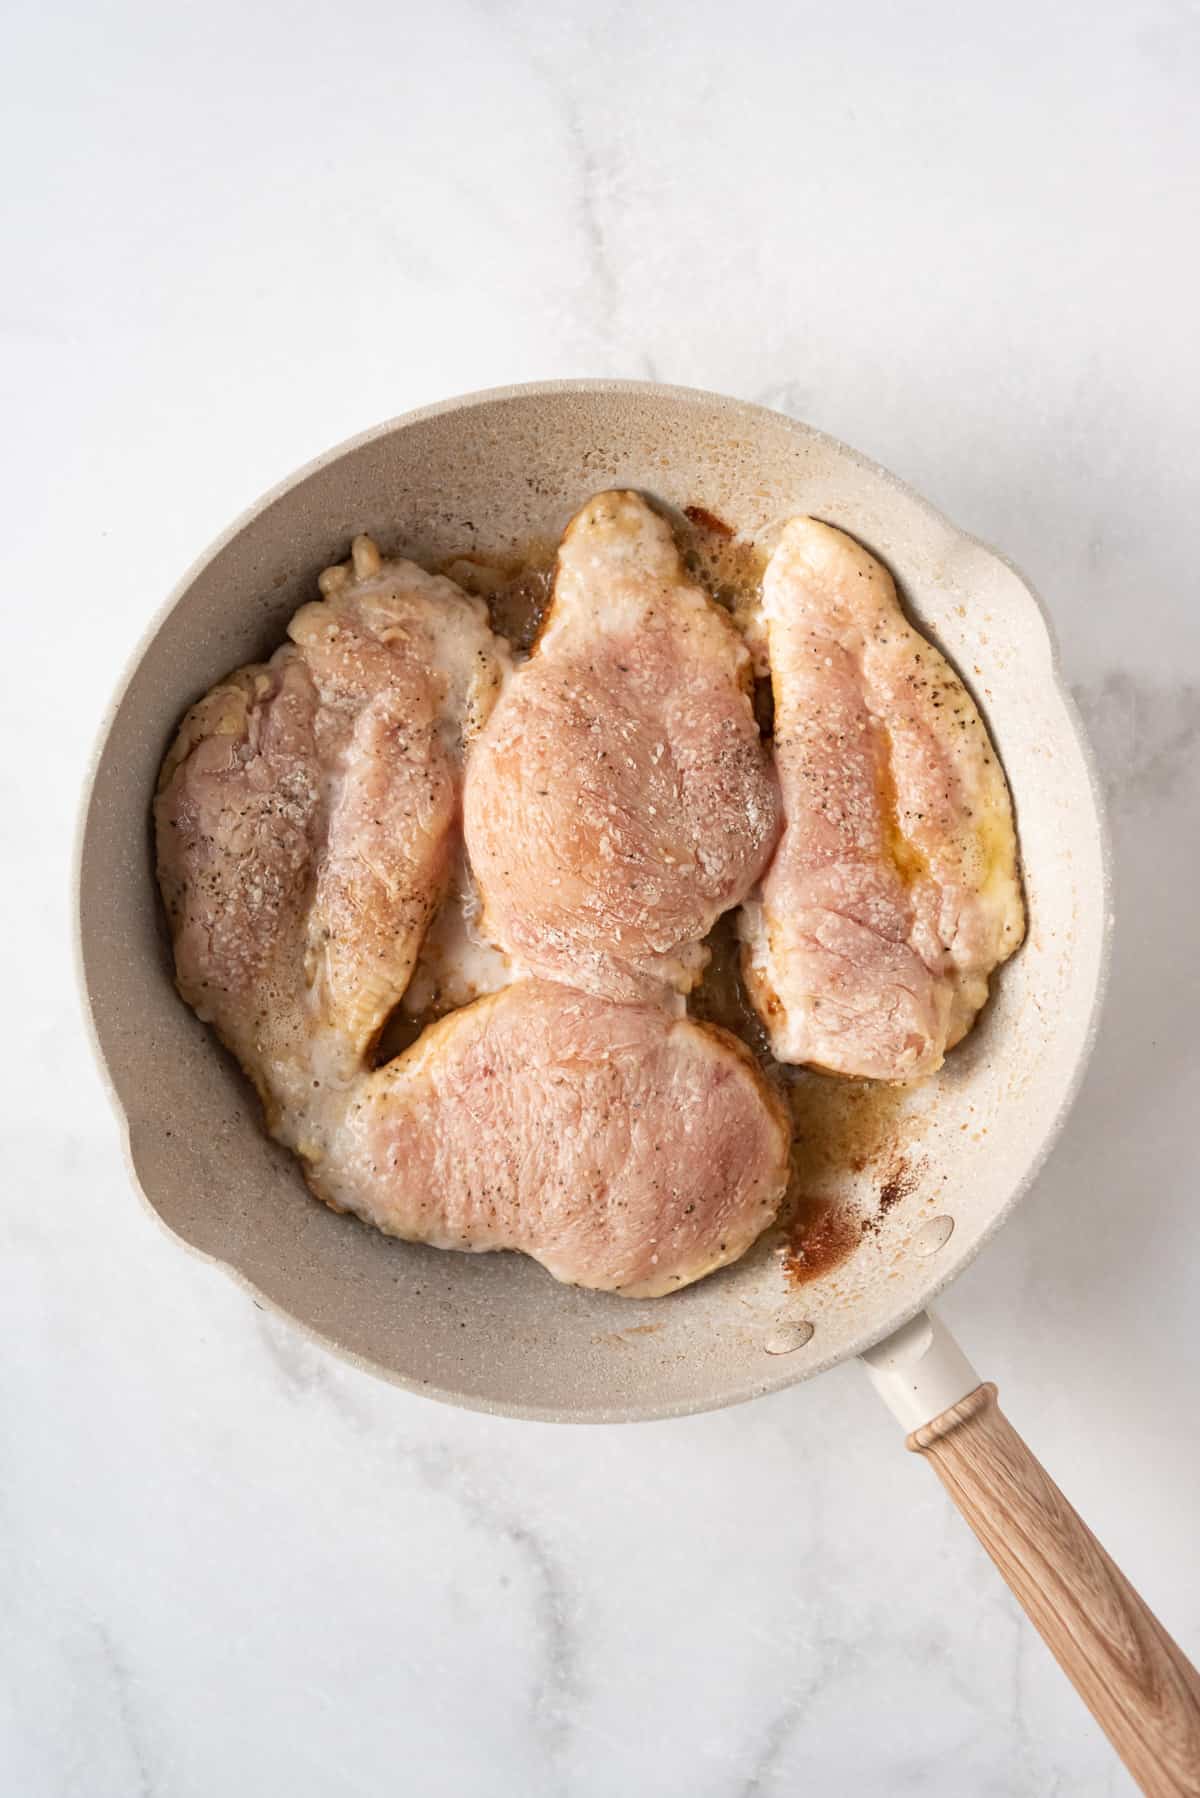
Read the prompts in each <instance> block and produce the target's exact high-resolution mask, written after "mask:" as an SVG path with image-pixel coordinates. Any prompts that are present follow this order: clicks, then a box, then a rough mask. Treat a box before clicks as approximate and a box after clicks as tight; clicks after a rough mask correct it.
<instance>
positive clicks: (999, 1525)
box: [863, 1312, 1200, 1798]
mask: <svg viewBox="0 0 1200 1798" xmlns="http://www.w3.org/2000/svg"><path fill="white" fill-rule="evenodd" d="M863 1360H864V1361H865V1363H866V1367H867V1372H868V1373H869V1375H870V1376H871V1380H872V1382H873V1384H874V1385H875V1387H876V1389H877V1390H878V1391H879V1393H880V1395H881V1396H882V1397H883V1399H884V1401H885V1403H887V1404H888V1405H889V1406H890V1407H891V1409H892V1410H893V1411H894V1412H895V1414H896V1416H897V1417H898V1418H899V1419H900V1421H901V1423H902V1424H904V1426H905V1428H906V1429H907V1430H909V1432H910V1434H909V1437H908V1446H909V1448H910V1449H912V1450H913V1452H914V1453H915V1454H918V1455H924V1456H925V1457H926V1458H927V1459H928V1460H930V1461H932V1462H933V1465H934V1468H935V1470H936V1472H937V1475H938V1478H939V1479H940V1480H941V1482H942V1484H943V1485H944V1486H945V1488H946V1490H947V1492H949V1494H950V1496H951V1498H952V1499H953V1500H954V1502H955V1504H956V1505H957V1506H958V1508H959V1510H960V1511H961V1512H962V1514H963V1516H964V1517H965V1518H966V1520H967V1522H968V1523H969V1524H970V1526H971V1528H972V1529H973V1530H974V1531H975V1534H976V1535H977V1536H978V1537H979V1540H980V1541H981V1542H982V1543H983V1546H984V1547H985V1548H986V1549H987V1551H988V1553H989V1555H991V1557H992V1559H993V1561H994V1562H995V1563H996V1565H997V1567H998V1568H999V1569H1000V1572H1001V1573H1002V1574H1003V1576H1004V1578H1005V1579H1006V1580H1007V1581H1008V1584H1009V1586H1010V1587H1011V1588H1012V1590H1013V1592H1014V1593H1015V1594H1016V1596H1017V1598H1018V1599H1019V1600H1020V1602H1021V1604H1022V1605H1023V1606H1024V1608H1025V1611H1026V1614H1027V1615H1028V1616H1029V1618H1030V1619H1031V1621H1032V1622H1033V1623H1034V1624H1035V1625H1036V1627H1037V1628H1038V1629H1039V1630H1040V1631H1041V1634H1042V1636H1043V1638H1044V1639H1045V1642H1046V1644H1047V1646H1048V1647H1049V1648H1050V1650H1051V1652H1052V1654H1053V1655H1054V1656H1055V1658H1056V1660H1057V1661H1058V1663H1059V1665H1060V1667H1062V1669H1063V1671H1064V1672H1065V1673H1066V1675H1067V1677H1068V1678H1069V1679H1070V1680H1071V1682H1072V1684H1073V1685H1074V1686H1075V1689H1076V1691H1077V1692H1078V1693H1079V1695H1080V1697H1081V1698H1082V1699H1083V1701H1084V1703H1085V1704H1086V1705H1087V1707H1088V1709H1089V1710H1090V1711H1091V1713H1092V1715H1093V1717H1095V1719H1096V1721H1097V1723H1099V1725H1100V1727H1101V1729H1103V1731H1104V1732H1105V1734H1106V1735H1107V1737H1108V1739H1109V1741H1110V1742H1111V1743H1112V1745H1113V1747H1114V1748H1115V1749H1116V1751H1117V1753H1118V1754H1119V1755H1120V1757H1121V1759H1122V1760H1123V1761H1124V1762H1125V1765H1126V1766H1127V1767H1128V1769H1129V1771H1130V1773H1132V1775H1133V1777H1134V1779H1135V1780H1137V1782H1138V1784H1139V1785H1140V1787H1141V1788H1142V1790H1143V1792H1145V1793H1147V1794H1148V1795H1149V1798H1200V1675H1198V1674H1197V1672H1196V1669H1195V1668H1194V1667H1193V1666H1192V1664H1191V1662H1190V1661H1189V1660H1188V1659H1187V1657H1186V1656H1185V1655H1184V1654H1183V1653H1182V1651H1181V1650H1180V1648H1179V1647H1178V1646H1177V1644H1176V1643H1175V1642H1173V1641H1172V1640H1171V1637H1170V1636H1169V1635H1168V1634H1167V1632H1166V1630H1165V1629H1163V1627H1162V1625H1161V1624H1160V1623H1159V1622H1158V1620H1157V1618H1156V1617H1154V1616H1153V1615H1152V1613H1151V1612H1150V1611H1149V1610H1147V1608H1146V1606H1145V1604H1143V1602H1142V1600H1141V1599H1140V1598H1139V1597H1138V1595H1137V1593H1136V1592H1135V1591H1134V1589H1133V1587H1132V1586H1131V1585H1130V1584H1129V1581H1128V1580H1127V1579H1126V1578H1125V1576H1124V1574H1123V1573H1122V1572H1121V1570H1120V1568H1119V1567H1117V1566H1116V1565H1115V1564H1114V1563H1113V1562H1112V1561H1110V1560H1109V1558H1108V1556H1107V1555H1106V1554H1105V1552H1104V1550H1103V1549H1102V1548H1101V1546H1100V1544H1099V1543H1098V1542H1097V1540H1096V1538H1095V1537H1094V1536H1093V1535H1092V1533H1091V1531H1090V1530H1089V1529H1088V1527H1087V1525H1086V1524H1085V1523H1084V1522H1083V1520H1082V1518H1080V1517H1079V1516H1078V1515H1077V1513H1076V1512H1075V1511H1073V1510H1072V1509H1071V1506H1070V1505H1069V1504H1068V1503H1067V1501H1066V1499H1065V1498H1064V1497H1063V1495H1062V1493H1061V1492H1060V1491H1059V1489H1058V1487H1057V1486H1056V1485H1055V1484H1054V1481H1053V1480H1052V1479H1051V1478H1050V1476H1049V1474H1048V1473H1047V1472H1046V1470H1045V1468H1044V1467H1043V1466H1042V1465H1041V1463H1040V1461H1038V1460H1037V1458H1036V1457H1035V1456H1034V1455H1033V1454H1032V1453H1031V1452H1030V1450H1029V1449H1028V1448H1027V1446H1026V1445H1025V1443H1024V1442H1023V1441H1022V1439H1021V1437H1020V1436H1019V1435H1018V1434H1017V1432H1016V1430H1014V1429H1013V1427H1012V1425H1011V1423H1009V1421H1008V1419H1007V1417H1005V1415H1004V1413H1003V1411H1001V1409H1000V1407H999V1406H998V1405H997V1403H996V1388H995V1386H994V1385H993V1384H992V1382H991V1381H990V1380H987V1381H981V1380H980V1378H979V1376H978V1374H977V1373H976V1372H975V1370H974V1368H973V1367H972V1366H971V1364H970V1362H969V1361H968V1360H967V1359H966V1357H965V1355H963V1353H962V1351H961V1349H960V1348H959V1347H958V1344H957V1343H956V1342H955V1341H954V1339H953V1337H952V1336H951V1335H950V1333H949V1331H948V1330H946V1328H945V1327H944V1325H943V1324H942V1323H941V1322H940V1321H939V1320H938V1319H937V1318H935V1317H934V1316H933V1315H932V1314H931V1313H928V1312H922V1313H921V1314H920V1315H919V1316H917V1317H915V1318H914V1319H913V1320H912V1322H911V1323H907V1324H905V1325H904V1326H903V1328H902V1329H900V1330H897V1331H896V1333H895V1335H893V1336H889V1337H888V1338H887V1340H886V1341H884V1342H881V1343H880V1344H879V1345H878V1346H877V1347H876V1348H873V1349H870V1350H868V1352H867V1353H866V1354H865V1355H864V1356H863Z"/></svg>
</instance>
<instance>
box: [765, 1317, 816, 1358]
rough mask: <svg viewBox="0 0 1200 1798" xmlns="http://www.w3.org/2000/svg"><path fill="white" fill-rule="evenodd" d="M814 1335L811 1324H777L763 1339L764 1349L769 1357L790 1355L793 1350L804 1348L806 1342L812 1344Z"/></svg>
mask: <svg viewBox="0 0 1200 1798" xmlns="http://www.w3.org/2000/svg"><path fill="white" fill-rule="evenodd" d="M812 1335H813V1326H812V1325H811V1324H809V1323H804V1324H777V1325H776V1326H775V1328H774V1329H773V1330H772V1331H771V1332H770V1334H769V1335H767V1336H764V1337H763V1347H764V1348H765V1349H766V1351H767V1353H768V1355H790V1354H791V1353H792V1351H793V1349H798V1348H803V1347H804V1345H805V1343H806V1342H811V1341H812Z"/></svg>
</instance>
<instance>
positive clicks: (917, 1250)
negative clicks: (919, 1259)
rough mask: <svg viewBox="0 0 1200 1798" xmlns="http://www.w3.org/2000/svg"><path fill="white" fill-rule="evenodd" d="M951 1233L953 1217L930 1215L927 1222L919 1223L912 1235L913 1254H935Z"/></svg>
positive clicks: (952, 1231)
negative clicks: (917, 1228) (918, 1227)
mask: <svg viewBox="0 0 1200 1798" xmlns="http://www.w3.org/2000/svg"><path fill="white" fill-rule="evenodd" d="M953 1234H954V1219H953V1218H952V1217H945V1216H942V1217H931V1218H930V1220H929V1222H928V1223H927V1224H922V1225H921V1228H920V1229H919V1230H918V1231H917V1233H916V1235H915V1236H914V1237H913V1245H912V1246H913V1254H914V1255H936V1254H937V1252H938V1250H939V1249H940V1248H944V1247H945V1245H946V1244H947V1243H948V1242H949V1240H950V1238H951V1236H953Z"/></svg>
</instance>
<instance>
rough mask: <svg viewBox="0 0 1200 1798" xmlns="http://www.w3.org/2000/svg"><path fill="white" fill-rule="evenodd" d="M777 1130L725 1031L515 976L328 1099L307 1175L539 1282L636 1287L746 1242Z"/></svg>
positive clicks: (781, 1176)
mask: <svg viewBox="0 0 1200 1798" xmlns="http://www.w3.org/2000/svg"><path fill="white" fill-rule="evenodd" d="M790 1142H791V1134H790V1129H789V1125H788V1121H787V1118H786V1115H785V1113H784V1110H783V1107H782V1105H781V1104H780V1102H779V1100H778V1099H777V1098H776V1097H775V1095H774V1094H773V1093H772V1091H771V1089H770V1088H769V1087H768V1085H767V1084H766V1082H765V1080H764V1079H763V1076H762V1074H761V1073H760V1072H759V1069H758V1067H757V1065H756V1064H755V1062H754V1059H753V1057H752V1056H751V1055H750V1053H749V1051H748V1050H747V1049H746V1048H745V1047H744V1046H743V1045H742V1044H741V1043H740V1042H739V1041H738V1040H737V1038H736V1037H733V1036H730V1035H729V1034H728V1033H727V1032H725V1031H723V1030H719V1029H716V1028H715V1027H712V1026H709V1025H704V1024H696V1023H693V1022H692V1021H691V1020H690V1019H688V1018H685V1017H681V1016H678V1015H675V1014H673V1013H672V1011H671V1010H670V1009H668V1008H667V1007H664V1006H662V1005H659V1004H649V1005H644V1004H620V1003H613V1002H611V1001H607V1000H604V999H599V998H596V997H594V996H592V995H589V994H587V993H581V992H572V991H570V990H569V989H567V988H565V987H563V986H562V985H560V984H556V983H551V982H546V981H541V980H536V979H524V980H520V981H518V982H516V983H515V984H514V985H511V986H508V987H505V988H504V989H503V991H501V992H498V993H494V994H491V995H490V996H489V997H487V998H483V999H480V1000H477V1001H476V1002H475V1003H474V1004H472V1005H468V1006H465V1007H463V1009H461V1010H460V1011H456V1012H454V1013H452V1014H451V1016H449V1017H447V1018H444V1019H442V1020H441V1022H439V1023H436V1024H433V1025H430V1026H429V1027H427V1028H426V1030H425V1031H424V1032H423V1034H422V1035H421V1037H420V1038H419V1039H418V1041H417V1042H416V1043H415V1044H414V1045H413V1046H412V1048H410V1049H409V1050H407V1051H406V1052H405V1053H404V1054H403V1055H401V1056H398V1057H397V1058H396V1059H395V1060H394V1061H391V1062H389V1063H388V1064H387V1065H386V1066H385V1067H382V1068H379V1069H377V1070H376V1071H375V1072H374V1073H372V1074H370V1075H368V1076H365V1077H364V1078H363V1079H362V1080H361V1081H359V1082H358V1083H357V1084H356V1085H355V1086H354V1087H353V1088H351V1089H350V1090H349V1091H348V1092H347V1093H345V1094H343V1095H341V1096H340V1099H339V1100H338V1101H337V1103H336V1105H335V1106H334V1107H332V1108H331V1109H330V1110H329V1111H328V1112H327V1118H326V1123H325V1125H324V1128H323V1132H322V1135H321V1141H320V1144H319V1146H318V1145H316V1144H313V1143H311V1142H310V1145H309V1151H308V1155H309V1165H308V1166H307V1168H306V1175H307V1178H308V1180H309V1183H310V1185H311V1186H312V1188H313V1190H314V1191H315V1192H316V1193H317V1195H318V1196H319V1197H320V1198H323V1199H324V1200H325V1201H326V1202H327V1203H329V1204H331V1205H332V1206H333V1207H334V1208H335V1209H337V1210H346V1211H352V1212H355V1213H357V1214H358V1215H359V1216H360V1217H362V1218H365V1219H366V1220H367V1221H368V1222H370V1223H372V1224H374V1225H376V1226H377V1227H378V1228H379V1229H381V1230H384V1231H386V1232H388V1233H389V1234H391V1235H394V1236H401V1237H405V1238H407V1239H409V1240H411V1241H417V1242H425V1243H431V1244H434V1245H435V1246H437V1247H439V1248H452V1249H472V1250H487V1249H518V1250H520V1251H521V1252H522V1253H524V1254H526V1255H530V1256H532V1257H533V1258H534V1259H535V1260H537V1261H540V1262H541V1263H542V1265H543V1266H544V1267H546V1268H548V1269H549V1271H550V1272H551V1273H552V1274H553V1275H554V1277H555V1278H556V1279H558V1280H562V1281H565V1282H567V1283H569V1284H572V1285H578V1286H588V1287H593V1288H598V1289H600V1290H602V1291H613V1292H619V1293H622V1294H624V1295H626V1296H628V1297H641V1298H650V1297H656V1296H659V1295H661V1294H663V1293H668V1292H675V1291H678V1290H679V1289H680V1288H681V1287H683V1286H686V1285H689V1284H690V1283H691V1282H692V1281H694V1280H699V1279H701V1278H702V1277H703V1276H704V1275H705V1274H708V1273H711V1272H712V1271H713V1270H714V1269H715V1268H718V1267H723V1266H725V1265H726V1263H728V1262H731V1261H735V1260H736V1259H737V1258H738V1257H739V1256H740V1255H742V1254H744V1253H745V1251H746V1249H747V1248H749V1246H750V1244H751V1243H752V1242H753V1241H754V1240H755V1238H756V1237H757V1236H759V1235H760V1234H761V1232H762V1231H763V1230H764V1229H765V1227H766V1226H767V1224H769V1223H770V1222H771V1221H772V1219H773V1218H774V1216H775V1214H776V1211H777V1209H778V1207H779V1202H780V1199H781V1198H782V1196H783V1192H784V1188H785V1186H786V1184H787V1179H788V1167H789V1151H790Z"/></svg>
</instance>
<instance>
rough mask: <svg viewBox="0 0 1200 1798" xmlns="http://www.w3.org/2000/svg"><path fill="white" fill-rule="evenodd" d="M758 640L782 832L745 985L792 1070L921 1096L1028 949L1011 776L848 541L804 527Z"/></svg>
mask: <svg viewBox="0 0 1200 1798" xmlns="http://www.w3.org/2000/svg"><path fill="white" fill-rule="evenodd" d="M762 622H763V626H764V628H765V635H766V646H767V653H768V657H769V661H770V666H771V679H772V685H773V688H774V694H775V764H776V768H777V770H778V773H779V779H780V784H781V788H782V794H783V810H784V830H783V835H782V837H781V839H780V843H779V847H778V849H777V851H776V853H775V856H774V859H773V861H772V863H771V865H770V868H769V869H768V871H767V874H766V876H765V878H764V880H763V883H762V890H761V895H759V896H758V897H757V898H756V899H755V900H754V901H753V902H752V903H751V904H749V905H748V906H747V907H746V909H745V911H744V913H743V915H742V919H741V931H742V935H743V938H744V942H745V950H744V956H743V969H744V974H745V978H746V983H747V986H748V988H749V991H750V994H751V997H752V999H753V1001H754V1003H755V1005H756V1007H757V1009H758V1011H759V1014H760V1016H761V1017H762V1020H763V1022H764V1024H765V1025H766V1028H767V1031H768V1033H769V1035H770V1039H771V1046H772V1049H773V1050H774V1053H775V1055H776V1057H777V1058H778V1059H779V1060H780V1061H787V1062H807V1063H809V1064H811V1065H812V1066H814V1067H819V1068H824V1069H826V1070H828V1071H830V1072H833V1073H838V1074H852V1075H860V1076H865V1077H867V1078H870V1079H875V1080H911V1079H915V1078H917V1077H918V1076H920V1075H923V1074H928V1073H930V1072H932V1071H933V1070H934V1069H935V1068H937V1067H939V1066H940V1065H941V1062H942V1058H943V1056H944V1054H945V1051H946V1049H947V1048H948V1047H951V1046H952V1045H953V1044H954V1043H956V1042H958V1041H959V1039H960V1038H961V1037H962V1036H964V1035H965V1033H966V1032H967V1031H968V1030H969V1029H970V1027H971V1024H972V1022H973V1021H974V1018H975V1015H976V1013H977V1012H978V1010H979V1008H980V1006H981V1005H982V1004H983V1003H984V1000H985V999H986V997H987V991H988V976H989V975H990V973H991V971H992V969H993V968H995V967H996V966H997V964H998V963H1000V962H1002V961H1004V959H1005V958H1006V957H1007V956H1009V955H1011V954H1012V952H1013V950H1014V949H1015V948H1016V947H1017V945H1018V944H1019V943H1020V941H1021V937H1022V934H1023V931H1024V915H1023V908H1022V902H1021V890H1020V884H1019V879H1018V874H1017V853H1016V839H1015V836H1014V832H1013V821H1012V809H1011V806H1010V803H1009V796H1008V789H1007V786H1006V784H1005V780H1004V775H1003V773H1002V771H1001V768H1000V764H999V762H998V761H997V759H996V753H995V750H994V749H993V748H992V745H991V743H990V741H989V739H988V734H987V731H986V729H985V727H984V725H983V722H982V720H981V719H980V716H979V713H978V711H977V710H976V708H975V705H974V703H973V701H972V699H971V697H970V695H969V694H968V693H967V691H966V689H965V688H964V686H963V684H962V682H961V681H960V680H959V679H958V677H957V675H956V674H955V673H954V672H953V670H952V669H951V668H950V667H949V666H948V665H947V663H946V662H945V660H944V659H943V658H942V656H941V655H940V654H939V653H938V651H937V650H936V649H935V648H934V647H933V646H932V644H931V643H929V642H928V641H927V639H926V638H924V637H922V636H921V635H920V634H919V632H917V631H916V630H914V629H913V627H912V626H911V625H910V624H909V623H908V621H907V619H906V618H905V617H904V614H903V612H902V611H901V608H900V604H899V601H898V599H897V597H896V590H895V587H894V585H893V583H892V579H891V576H890V575H889V574H888V573H887V571H886V569H884V568H882V567H881V566H880V564H879V563H878V562H876V561H875V560H874V558H873V557H871V556H870V555H868V554H867V552H866V551H865V550H864V549H862V548H860V546H859V545H858V544H857V543H855V542H853V541H852V539H851V538H849V537H847V536H844V535H843V533H842V532H841V531H836V530H833V529H831V528H830V527H829V526H828V525H824V524H819V523H817V522H816V521H815V520H814V519H811V518H796V519H793V520H792V521H791V523H790V524H789V525H788V526H787V527H786V529H785V530H784V532H783V535H782V538H781V539H780V542H779V544H778V547H777V548H776V549H775V551H774V553H773V555H772V557H771V560H770V563H769V564H768V567H767V572H766V577H765V580H764V583H763V602H762Z"/></svg>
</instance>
